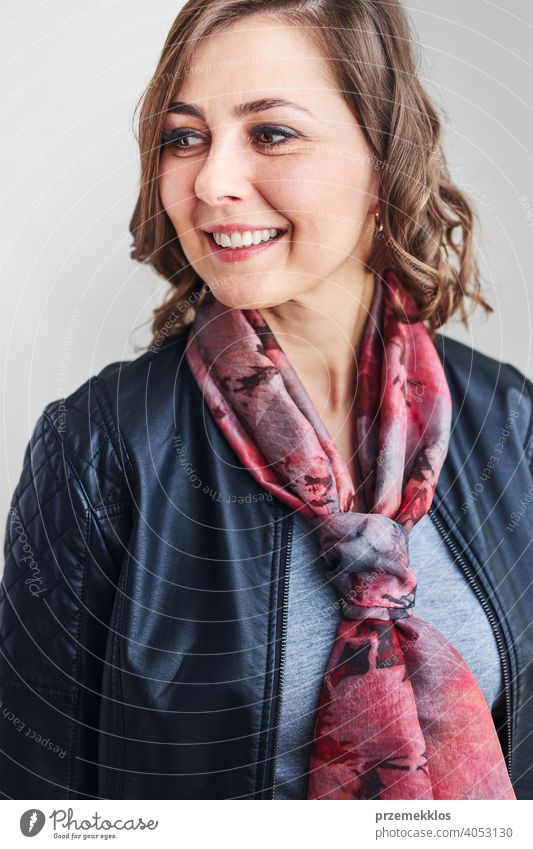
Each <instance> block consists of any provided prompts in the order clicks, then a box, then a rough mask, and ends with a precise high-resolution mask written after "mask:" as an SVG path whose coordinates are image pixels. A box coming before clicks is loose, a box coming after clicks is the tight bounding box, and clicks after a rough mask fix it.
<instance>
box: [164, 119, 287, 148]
mask: <svg viewBox="0 0 533 849" xmlns="http://www.w3.org/2000/svg"><path fill="white" fill-rule="evenodd" d="M298 135H299V134H298V133H295V132H293V131H292V130H286V129H283V128H282V127H275V126H272V125H271V124H261V125H259V126H257V127H254V129H253V130H252V132H251V137H252V140H254V141H255V142H256V143H257V144H258V145H259V147H261V148H263V149H268V148H275V147H280V146H281V145H282V144H285V142H288V141H290V140H291V139H295V138H297V137H298ZM190 139H192V142H189V143H187V141H188V140H190ZM194 139H196V141H194ZM276 139H277V141H276ZM202 141H203V139H202V137H201V135H200V134H199V133H197V132H195V131H194V130H187V129H177V130H171V131H170V132H164V133H163V135H162V137H161V149H162V150H164V149H169V148H170V149H172V150H174V151H176V152H179V151H183V150H191V149H192V148H195V147H199V146H200V145H201V144H202Z"/></svg>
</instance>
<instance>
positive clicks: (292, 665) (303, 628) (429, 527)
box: [274, 513, 503, 799]
mask: <svg viewBox="0 0 533 849" xmlns="http://www.w3.org/2000/svg"><path fill="white" fill-rule="evenodd" d="M294 519H295V524H294V536H293V546H292V555H291V563H290V572H289V613H288V623H287V628H288V630H287V646H286V658H285V675H284V683H283V690H282V699H281V713H280V726H281V727H280V738H279V750H278V758H277V761H276V773H275V782H276V788H275V793H274V799H305V798H307V783H308V772H307V771H308V769H309V758H310V755H311V746H312V737H313V724H314V718H315V711H316V707H317V704H318V699H319V696H320V689H321V685H322V680H323V676H324V670H325V668H326V665H327V662H328V660H329V657H330V655H331V651H332V648H333V641H334V638H335V633H336V630H337V625H338V623H339V620H340V617H341V613H340V607H339V595H338V592H337V591H336V590H335V588H334V587H333V585H332V584H328V583H327V577H326V571H325V567H324V563H323V561H322V560H320V559H319V557H318V544H317V537H316V532H313V530H312V529H311V526H310V524H309V523H308V522H307V521H306V519H304V518H303V517H302V516H301V515H300V514H298V513H297V514H295V517H294ZM409 554H410V565H411V568H412V569H413V571H414V572H415V574H416V576H417V591H416V605H415V615H416V616H418V617H419V618H421V619H424V620H425V621H426V622H429V623H430V624H431V625H433V626H434V627H435V628H437V629H438V630H439V631H440V633H441V634H442V635H443V636H444V637H445V638H446V639H447V640H448V642H450V643H451V644H452V645H453V646H455V648H456V649H457V650H458V651H459V653H460V654H461V655H462V656H463V658H464V659H465V661H466V663H467V664H468V666H469V667H470V669H471V671H472V673H473V675H474V676H475V678H476V680H477V682H478V684H479V686H480V687H481V690H482V691H483V693H484V695H485V698H486V699H487V702H488V704H489V707H491V709H492V708H493V707H494V705H495V703H496V701H497V699H498V696H499V695H500V693H501V691H502V689H503V681H502V670H501V662H500V656H499V653H498V648H497V644H496V638H495V636H494V633H493V630H492V627H491V625H490V623H489V620H488V618H487V615H486V613H485V611H484V610H483V608H482V606H481V604H480V602H479V599H478V598H477V596H476V594H475V592H474V590H473V589H472V587H471V585H470V584H469V583H468V582H467V581H466V579H465V576H464V574H463V573H462V571H461V569H460V567H459V566H458V565H457V564H456V563H455V561H454V559H453V558H452V556H451V552H450V550H449V548H448V547H447V545H446V543H445V542H444V540H443V539H442V537H441V536H440V534H439V532H438V530H437V529H436V528H435V527H434V525H433V522H432V521H431V519H430V517H429V516H427V515H426V516H424V517H423V518H422V519H421V520H420V521H419V522H418V523H417V524H416V525H415V527H414V528H413V530H412V531H411V533H410V537H409Z"/></svg>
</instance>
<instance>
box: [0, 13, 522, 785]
mask: <svg viewBox="0 0 533 849" xmlns="http://www.w3.org/2000/svg"><path fill="white" fill-rule="evenodd" d="M411 42H412V36H411V34H410V31H409V27H408V24H407V22H406V19H405V16H404V12H403V10H402V8H401V6H400V5H399V4H396V3H390V2H387V3H380V2H366V0H359V1H358V2H351V3H349V4H344V3H342V2H339V0H313V2H307V1H306V0H302V2H298V0H295V2H265V0H246V2H239V0H237V2H229V0H213V2H206V3H203V4H201V6H198V5H197V4H193V3H188V4H187V5H186V6H185V7H184V8H183V9H182V10H181V12H180V14H179V15H178V17H177V19H176V21H175V23H174V24H173V26H172V29H171V31H170V33H169V35H168V38H167V41H166V43H165V46H164V49H163V52H162V55H161V58H160V60H159V64H158V67H157V69H156V72H155V75H154V78H153V80H152V81H151V83H150V85H149V87H148V90H147V92H146V93H145V97H144V104H143V110H142V114H141V120H140V148H141V161H142V173H141V189H140V195H139V200H138V203H137V206H136V209H135V212H134V215H133V218H132V222H131V231H132V234H133V237H134V249H133V254H132V255H133V257H134V258H135V259H137V260H139V261H141V262H148V263H150V264H151V265H152V266H153V267H154V268H155V269H157V271H159V272H160V273H161V274H162V275H163V276H164V277H166V278H167V279H168V280H169V281H170V283H171V289H170V295H169V298H168V300H167V302H166V303H165V304H164V305H163V306H162V307H161V309H159V310H157V312H156V316H155V322H154V338H153V341H152V344H151V346H150V349H149V351H147V352H146V353H145V354H144V355H143V356H141V357H139V358H138V359H136V360H134V361H132V362H129V363H119V364H115V365H112V366H109V367H108V368H106V369H104V370H103V372H101V373H100V374H99V375H98V376H97V377H95V378H92V379H91V380H90V381H88V382H87V383H86V384H85V385H84V386H82V387H80V388H79V389H78V390H77V391H76V392H74V393H73V394H72V395H71V396H70V398H69V399H67V401H66V402H64V403H63V404H62V406H61V410H59V408H58V404H57V403H52V404H50V405H48V407H47V408H46V410H45V411H44V413H43V415H42V416H41V418H40V419H39V421H38V423H37V426H36V429H35V433H34V435H33V438H32V441H31V443H30V446H29V448H28V452H27V455H26V459H25V465H24V471H23V473H22V477H21V481H20V483H19V486H18V488H17V491H16V493H15V495H14V498H13V505H12V509H11V512H10V516H9V519H8V536H7V564H6V570H5V577H4V585H3V596H2V602H1V639H2V654H1V658H2V659H1V664H2V665H1V679H0V680H1V682H2V690H1V698H2V706H3V710H4V712H5V716H4V719H3V721H2V723H1V735H2V736H1V749H2V751H3V755H2V762H1V773H0V775H1V783H0V786H1V790H2V792H3V794H4V795H5V796H7V797H15V798H39V797H42V798H55V797H57V798H66V797H68V798H92V797H96V798H185V799H187V798H191V799H192V798H206V799H208V798H211V799H214V798H249V799H251V798H254V799H263V798H275V799H286V798H322V799H324V798H330V799H331V798H340V799H365V798H372V799H413V798H416V799H437V798H447V799H452V798H464V799H470V798H472V799H473V798H494V799H496V798H506V799H514V798H531V797H532V790H533V774H532V772H531V770H530V768H529V766H530V762H531V742H530V740H531V731H532V730H533V699H532V698H531V696H532V695H533V680H532V678H531V675H529V676H528V674H527V667H528V663H530V661H531V659H532V656H533V635H532V633H531V628H530V626H529V622H530V614H531V609H532V607H533V589H532V581H531V560H530V557H528V546H529V543H530V540H531V533H532V531H533V527H532V515H531V511H528V510H527V509H524V511H523V512H522V514H520V520H519V521H516V522H513V520H512V518H511V514H512V513H513V511H514V512H515V516H516V508H517V505H518V504H519V503H520V500H521V498H523V496H524V493H527V492H528V488H531V486H532V471H531V465H532V458H531V454H532V442H531V415H532V407H531V396H532V384H531V382H529V381H527V380H526V378H525V377H524V375H523V374H521V373H520V372H518V371H517V370H516V369H514V368H513V367H511V366H510V365H507V364H502V363H499V362H497V361H496V360H494V359H492V358H490V357H486V356H484V355H482V354H481V353H478V352H475V351H471V350H470V349H468V348H467V347H466V346H465V345H462V344H460V343H458V342H454V341H452V340H451V339H449V338H446V337H445V336H443V335H441V334H440V333H438V332H437V329H438V328H439V327H441V326H442V325H443V324H444V323H445V322H446V321H447V320H448V319H449V318H450V316H452V315H453V314H455V313H456V312H457V311H458V310H459V311H460V312H461V314H462V316H463V318H464V316H465V315H466V312H465V303H466V299H467V298H470V299H473V300H474V301H476V302H478V303H480V304H482V305H483V306H484V307H485V308H486V309H488V310H489V309H490V307H489V306H488V304H486V303H485V301H484V300H483V298H482V297H481V295H480V292H479V281H478V271H477V265H476V259H475V256H474V255H473V247H472V246H473V241H472V225H473V213H472V210H471V208H470V206H469V204H468V202H467V200H466V198H465V197H464V196H463V195H462V193H461V192H460V191H459V190H458V189H457V187H455V186H454V185H453V183H452V182H451V181H450V179H449V177H448V176H447V171H446V165H445V159H444V155H443V151H442V148H441V144H440V124H439V120H438V117H437V115H436V113H435V111H434V109H433V107H432V105H431V104H430V102H429V100H428V98H427V96H426V95H425V93H424V92H423V90H422V88H421V86H420V83H419V81H418V79H417V77H416V73H415V65H414V59H413V56H412V54H411V50H410V46H409V45H410V44H411ZM221 57H223V58H221ZM60 416H61V418H60ZM417 589H418V593H417V595H416V609H415V592H416V590H417Z"/></svg>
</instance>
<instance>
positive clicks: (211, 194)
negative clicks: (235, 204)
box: [195, 142, 251, 206]
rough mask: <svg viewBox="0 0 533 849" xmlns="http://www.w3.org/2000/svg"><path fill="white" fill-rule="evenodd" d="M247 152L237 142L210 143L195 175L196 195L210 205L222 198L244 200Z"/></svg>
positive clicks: (225, 199)
mask: <svg viewBox="0 0 533 849" xmlns="http://www.w3.org/2000/svg"><path fill="white" fill-rule="evenodd" d="M246 171H247V158H246V152H245V151H244V150H243V149H242V145H240V144H239V143H238V142H235V143H234V144H231V145H229V144H225V145H219V146H218V147H217V148H216V149H215V148H214V147H211V150H210V151H209V154H208V155H207V157H206V158H205V160H204V162H203V164H202V167H201V168H200V171H199V172H198V174H197V176H196V181H195V193H196V196H197V197H198V198H199V199H200V200H202V201H204V203H207V204H209V205H211V206H215V205H216V204H217V203H220V202H221V201H227V200H228V198H229V199H232V200H244V199H246V197H248V195H249V194H250V193H251V185H250V181H249V179H248V175H247V173H246Z"/></svg>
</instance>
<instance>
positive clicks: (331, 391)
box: [260, 272, 376, 420]
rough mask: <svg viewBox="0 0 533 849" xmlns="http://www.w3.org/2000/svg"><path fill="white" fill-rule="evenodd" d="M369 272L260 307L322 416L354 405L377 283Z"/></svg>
mask: <svg viewBox="0 0 533 849" xmlns="http://www.w3.org/2000/svg"><path fill="white" fill-rule="evenodd" d="M375 285H376V283H375V277H374V274H373V273H372V272H367V273H366V274H365V275H364V276H361V277H359V278H356V279H352V281H351V282H350V289H349V290H344V289H343V288H342V287H340V286H339V284H335V285H334V284H331V283H329V281H328V282H327V283H324V284H321V285H319V286H317V287H315V288H314V289H313V290H312V291H310V292H307V293H305V294H304V295H302V296H300V297H299V298H298V299H297V300H291V301H287V302H286V303H284V304H279V305H278V306H274V307H267V308H262V309H261V310H260V312H261V314H262V316H263V317H264V319H265V321H266V322H267V324H268V325H269V327H270V329H271V330H272V331H273V333H274V334H275V336H276V338H277V340H278V342H279V344H280V346H281V347H282V348H283V351H284V352H285V354H286V355H287V358H288V359H289V362H290V363H291V365H292V366H293V368H294V370H295V371H296V373H297V375H298V377H299V378H300V380H301V381H302V383H303V385H304V387H305V389H306V390H307V393H308V395H309V397H310V398H311V400H312V401H313V403H314V405H315V407H316V408H317V410H318V412H319V413H320V415H321V416H322V418H324V419H326V420H327V419H335V418H336V417H342V416H343V415H344V414H345V412H346V410H348V409H349V408H350V406H351V405H352V404H353V399H354V391H355V382H356V379H357V354H358V351H359V345H360V342H361V339H362V335H363V332H364V328H365V325H366V319H367V317H368V313H369V310H370V305H371V302H372V296H373V293H374V287H375Z"/></svg>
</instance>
